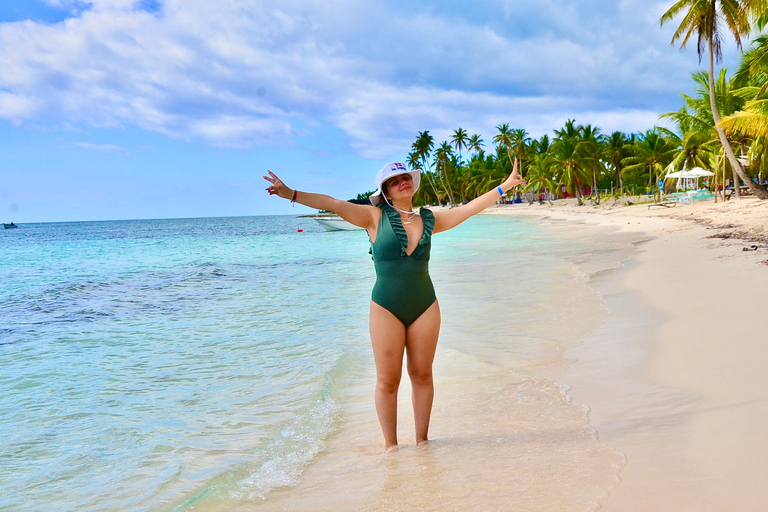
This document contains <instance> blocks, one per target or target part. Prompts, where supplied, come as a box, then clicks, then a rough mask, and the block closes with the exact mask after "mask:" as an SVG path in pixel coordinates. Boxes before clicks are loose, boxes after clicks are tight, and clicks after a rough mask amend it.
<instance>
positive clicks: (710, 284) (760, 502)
mask: <svg viewBox="0 0 768 512" xmlns="http://www.w3.org/2000/svg"><path fill="white" fill-rule="evenodd" d="M492 213H501V214H510V215H537V216H545V217H547V218H551V219H561V220H565V221H568V222H574V223H579V224H581V225H583V226H584V227H583V228H582V229H588V230H592V229H606V228H609V229H613V230H621V231H625V232H627V231H630V232H638V233H641V234H646V235H648V236H650V237H651V238H652V239H651V240H650V241H647V242H644V243H642V244H640V245H639V249H640V252H639V254H638V255H637V256H636V257H635V258H633V259H631V260H630V261H629V262H628V263H627V265H626V266H625V268H623V269H620V270H618V271H613V272H610V273H608V274H607V275H605V276H596V277H595V278H594V279H593V281H594V282H593V286H595V287H596V288H597V289H598V290H599V291H600V292H601V293H602V294H603V296H604V297H605V298H606V301H607V303H608V305H609V308H610V309H611V311H612V315H613V316H612V318H611V319H610V320H609V321H607V322H606V324H605V325H603V326H602V327H601V328H598V329H596V330H595V332H593V333H592V335H590V336H589V337H587V338H586V339H585V340H584V344H583V345H582V346H581V347H579V348H577V349H575V350H572V351H570V352H567V353H566V354H565V355H566V357H568V358H572V359H576V360H577V361H576V362H575V363H574V364H572V365H571V366H570V368H569V370H568V373H567V374H566V376H565V377H564V378H563V381H564V382H566V383H567V384H568V385H570V386H571V390H570V394H571V396H572V397H573V399H574V400H575V401H577V402H580V403H584V404H588V406H589V407H590V413H589V421H590V425H591V426H592V427H594V428H595V429H596V430H597V432H598V436H599V438H600V440H601V441H603V442H605V443H607V444H608V445H609V446H611V447H612V448H614V449H616V450H619V451H620V452H622V453H624V454H625V455H626V457H627V463H626V466H625V467H624V469H623V470H622V471H621V473H620V478H621V483H620V484H619V485H618V486H616V487H615V488H614V489H613V490H612V492H611V493H610V496H609V497H608V498H607V499H606V500H605V501H604V503H603V504H602V508H601V510H607V511H622V512H623V511H634V510H637V511H647V510H654V511H667V510H668V511H685V510H691V511H694V510H695V511H710V510H711V511H730V510H739V511H762V510H768V488H767V487H766V486H765V482H766V481H768V436H766V434H765V430H766V427H768V372H766V368H767V367H768V344H767V342H768V308H767V307H766V298H768V243H767V242H768V237H766V234H765V232H764V231H763V232H761V230H762V229H767V228H768V202H760V201H758V200H755V199H752V198H747V199H742V200H732V201H729V202H727V203H719V204H714V203H713V202H712V201H711V200H710V201H707V202H705V203H700V204H694V205H678V206H677V207H675V208H669V209H664V208H658V207H653V208H650V209H649V208H648V207H647V205H634V206H630V207H616V208H608V207H605V206H602V207H594V206H581V207H577V206H575V205H573V203H572V202H568V201H557V202H555V203H554V204H553V205H549V204H544V205H538V204H535V205H532V206H528V205H515V206H503V207H498V208H496V209H494V211H493V212H492ZM713 237H714V238H713ZM753 246H757V247H758V248H757V250H750V251H744V250H743V249H744V248H748V249H752V248H753ZM621 286H625V287H628V288H629V289H630V290H631V291H632V292H634V294H633V295H634V297H632V296H630V297H629V298H628V297H627V296H626V295H624V296H622V297H621V298H620V299H618V300H617V299H615V298H614V299H612V290H615V289H616V287H621ZM639 310H643V311H647V318H648V320H647V326H648V327H649V328H650V329H651V331H652V332H653V336H652V337H651V338H649V339H646V338H645V337H644V336H637V335H636V333H635V332H632V331H631V330H628V329H627V327H626V325H625V324H623V323H622V315H625V314H627V315H631V314H632V313H633V312H637V311H639ZM611 339H612V340H614V342H613V343H610V342H608V340H611ZM617 339H618V340H623V341H624V342H623V343H621V344H617V343H615V340H617Z"/></svg>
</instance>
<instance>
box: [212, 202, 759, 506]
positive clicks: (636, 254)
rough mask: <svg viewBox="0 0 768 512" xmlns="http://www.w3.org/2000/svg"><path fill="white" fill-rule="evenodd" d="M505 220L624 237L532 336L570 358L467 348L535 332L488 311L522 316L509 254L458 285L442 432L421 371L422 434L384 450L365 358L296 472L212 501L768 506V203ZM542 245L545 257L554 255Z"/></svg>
mask: <svg viewBox="0 0 768 512" xmlns="http://www.w3.org/2000/svg"><path fill="white" fill-rule="evenodd" d="M487 213H488V214H490V215H523V216H534V217H536V218H538V219H539V220H538V222H540V223H541V224H542V228H544V226H545V225H546V226H548V227H547V228H544V229H547V230H550V231H552V232H555V233H558V232H559V233H562V236H563V237H564V238H565V239H567V240H573V238H570V237H572V236H573V234H574V233H575V234H576V235H578V236H579V237H581V238H583V239H584V240H587V241H594V242H595V244H596V245H599V244H602V243H605V242H606V241H611V242H613V241H615V245H613V246H610V247H609V245H606V246H605V247H606V248H607V249H606V252H605V253H604V255H605V258H604V260H603V259H602V258H601V253H600V252H599V251H597V252H593V253H583V254H587V255H589V258H588V259H586V260H579V259H578V258H576V260H575V262H576V264H577V265H578V267H579V268H578V269H577V272H576V275H582V276H583V281H579V279H575V280H570V281H569V280H566V281H564V283H566V285H565V286H566V287H565V288H563V289H557V290H549V292H550V293H549V295H547V296H546V297H545V298H544V299H545V300H544V302H541V303H535V304H533V305H534V306H535V307H536V308H539V309H542V310H543V311H545V313H546V314H547V315H550V317H551V318H553V319H555V318H556V319H557V321H552V322H546V325H542V327H543V330H541V331H526V333H530V332H541V333H546V335H547V336H548V338H547V339H548V341H547V343H549V345H548V346H549V347H550V349H549V350H550V351H551V354H547V353H546V352H542V353H541V354H540V356H539V358H538V359H536V360H531V361H526V362H523V363H521V362H519V361H514V357H508V358H507V359H509V360H499V361H492V360H488V359H487V358H483V357H475V356H472V355H471V351H469V352H465V351H464V350H454V349H453V348H452V347H462V343H465V342H469V343H481V344H482V343H496V342H499V341H500V342H501V343H502V344H506V345H507V346H510V347H512V345H514V343H518V342H520V341H521V340H516V339H514V338H503V333H502V330H501V329H499V326H498V325H497V324H495V323H494V322H489V321H488V319H489V318H491V319H498V318H503V316H504V314H505V309H509V306H508V301H509V300H510V299H511V295H504V294H505V293H507V291H506V285H505V284H504V280H498V279H494V278H492V277H491V276H499V275H503V274H504V272H505V268H506V266H507V265H508V262H507V261H504V256H496V257H491V258H489V260H488V261H486V262H484V263H482V265H479V266H472V267H471V268H467V269H463V270H460V271H459V272H458V273H455V274H453V273H452V274H451V276H450V281H452V282H455V283H459V284H457V285H456V286H459V288H451V286H452V285H450V284H449V282H448V281H444V282H443V283H442V284H443V287H444V288H443V291H444V292H445V293H444V296H445V297H446V300H445V302H443V303H441V307H443V306H444V318H445V322H446V328H445V330H444V333H443V334H441V345H439V347H438V354H437V359H436V388H437V389H438V390H439V392H438V393H437V395H436V400H435V408H434V413H433V426H432V429H431V432H430V434H431V437H432V439H433V441H432V442H431V443H430V445H428V446H426V447H420V448H415V447H413V446H412V443H409V437H410V434H411V432H410V430H411V426H410V425H411V423H412V416H411V415H410V411H409V387H408V382H407V379H404V380H403V384H402V387H401V390H400V412H401V413H402V415H401V417H400V421H399V424H400V434H401V437H402V439H403V441H404V446H403V447H402V448H401V449H400V451H398V452H396V453H394V454H388V455H385V456H382V455H378V454H377V451H378V449H379V446H380V438H379V436H380V434H379V430H378V425H377V423H376V419H375V415H374V411H373V404H372V403H371V400H369V399H368V398H365V399H362V400H361V399H360V397H368V396H369V387H370V382H371V377H372V374H371V368H363V367H361V368H358V369H356V370H355V371H354V374H353V376H352V378H351V380H347V381H346V383H345V384H344V386H341V387H339V388H334V389H332V391H333V393H334V394H335V396H337V398H338V400H339V402H340V403H342V404H345V405H344V413H343V414H344V418H345V420H344V422H343V425H342V427H341V429H340V430H339V431H338V432H336V433H335V434H334V435H333V436H331V437H330V438H329V439H327V440H326V442H325V450H324V451H322V452H321V453H319V454H318V456H317V457H316V458H315V459H314V460H313V461H312V463H311V464H309V465H308V466H307V467H306V468H305V470H304V471H303V473H302V474H301V476H300V477H299V478H298V482H297V483H296V485H291V486H285V487H281V488H276V489H273V490H272V491H270V492H269V493H268V495H266V496H264V497H258V496H256V497H251V498H247V499H243V498H242V497H240V496H237V495H234V496H232V495H231V496H230V498H231V499H228V500H223V501H218V502H216V503H215V504H213V505H212V506H210V507H207V506H206V507H201V509H204V510H211V511H213V510H215V511H218V510H242V511H250V510H264V511H270V510H274V511H288V510H313V511H331V510H333V511H338V510H345V511H347V510H348V511H359V510H371V511H374V510H375V511H379V510H381V511H384V510H387V511H388V510H403V511H405V510H408V511H411V510H423V511H443V510H484V511H485V510H488V511H496V510H499V511H501V510H504V511H507V510H513V511H518V510H519V511H523V510H526V511H528V510H530V511H547V512H548V511H554V510H557V511H570V510H573V511H587V510H606V511H618V512H625V511H670V512H671V511H675V512H678V511H697V512H700V511H734V510H738V511H755V512H757V511H763V510H768V491H766V488H765V485H764V482H765V481H768V436H766V435H765V428H766V426H768V372H766V371H765V368H766V367H768V347H767V346H766V341H768V334H766V333H768V315H767V314H766V307H765V299H766V296H768V294H767V293H766V290H768V286H767V285H768V239H766V234H765V233H764V232H759V231H760V229H754V228H756V227H757V228H759V227H760V226H764V227H768V202H766V203H761V202H758V201H756V200H754V199H744V200H740V201H736V200H733V201H730V202H728V203H725V204H718V205H715V204H713V203H712V202H711V201H710V202H708V203H700V204H694V205H688V206H684V205H679V206H677V207H676V208H674V209H661V208H659V209H649V208H648V207H647V205H635V206H631V207H614V208H609V207H606V206H602V207H593V206H582V207H576V206H574V205H573V203H572V202H571V201H558V202H556V203H555V204H554V205H548V204H544V205H532V206H528V205H525V204H522V205H507V206H499V207H494V208H491V209H490V210H489V211H488V212H487ZM713 235H714V236H715V237H714V238H712V236H713ZM755 245H756V246H758V249H757V250H750V251H743V250H742V249H743V248H744V247H747V248H750V249H751V248H752V246H755ZM622 247H624V249H622ZM532 255H533V257H532ZM541 257H542V255H541V254H535V253H531V254H527V255H526V259H525V261H530V262H531V264H532V265H535V264H537V263H538V264H539V265H541V264H542V262H541V259H540V258H541ZM618 261H621V262H622V263H621V264H618V266H617V262H618ZM452 272H454V271H452ZM438 276H439V274H438ZM477 276H486V277H484V278H482V279H481V281H482V282H481V283H480V286H481V287H482V290H481V291H480V295H478V296H482V295H486V296H488V297H491V298H493V300H492V301H488V302H484V303H483V304H482V309H481V310H478V311H476V314H474V315H473V314H472V313H471V312H472V311H473V309H472V305H473V304H472V300H474V299H472V298H471V297H468V296H467V295H468V294H467V293H465V292H467V291H468V290H470V289H471V288H470V287H466V288H461V286H463V285H461V283H475V281H477V279H478V278H477ZM438 279H439V277H438ZM473 286H475V287H477V286H478V285H477V284H476V283H475V284H474V285H473ZM509 293H515V292H514V291H513V292H509ZM459 301H460V302H459ZM452 302H453V305H452ZM451 308H453V309H451ZM541 318H546V317H541ZM450 322H453V323H454V324H453V325H448V324H449V323H450ZM540 322H541V319H539V320H538V321H537V323H540ZM459 331H463V332H466V333H472V336H469V337H465V338H462V334H461V332H459ZM553 340H554V341H557V340H561V342H557V343H555V344H552V343H551V342H552V341H553ZM512 348H514V347H512ZM502 353H503V352H502ZM509 354H513V353H512V352H510V353H509ZM267 469H268V468H267ZM277 476H279V475H277ZM246 478H247V477H246ZM262 498H265V499H262Z"/></svg>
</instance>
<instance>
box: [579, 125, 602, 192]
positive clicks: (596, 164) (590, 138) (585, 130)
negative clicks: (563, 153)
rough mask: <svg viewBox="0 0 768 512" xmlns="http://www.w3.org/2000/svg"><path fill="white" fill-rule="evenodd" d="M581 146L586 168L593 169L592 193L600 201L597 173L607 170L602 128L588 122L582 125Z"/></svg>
mask: <svg viewBox="0 0 768 512" xmlns="http://www.w3.org/2000/svg"><path fill="white" fill-rule="evenodd" d="M580 132H581V134H580V135H581V146H582V154H583V155H584V168H585V170H589V171H592V195H593V196H594V197H595V199H596V200H597V201H600V190H599V189H598V187H597V175H598V173H601V172H603V171H605V166H604V165H603V162H602V145H603V140H604V137H603V136H602V135H601V134H600V128H598V127H596V126H592V125H591V124H587V125H584V126H582V127H581V130H580Z"/></svg>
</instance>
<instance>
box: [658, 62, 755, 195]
mask: <svg viewBox="0 0 768 512" xmlns="http://www.w3.org/2000/svg"><path fill="white" fill-rule="evenodd" d="M691 76H692V77H693V79H694V81H695V82H696V83H697V84H698V86H697V87H696V89H695V91H694V92H695V95H694V96H688V95H686V94H683V95H682V96H683V99H684V100H685V105H684V106H683V107H682V108H681V109H680V110H679V111H677V112H669V113H666V114H662V115H661V117H662V118H666V119H670V120H671V121H672V122H673V123H674V124H675V125H676V126H677V128H678V131H679V132H680V133H681V134H682V136H681V137H680V142H681V143H682V142H683V141H687V143H690V142H691V141H693V140H696V141H697V142H696V144H705V143H707V142H708V140H709V141H712V143H717V142H718V141H719V140H720V138H719V136H718V132H717V130H716V127H715V124H714V116H713V114H712V105H711V102H710V98H711V97H712V94H710V83H711V82H710V80H709V76H708V75H707V73H706V72H704V71H697V72H695V73H693V74H692V75H691ZM732 82H733V81H732V80H728V78H727V69H721V70H720V73H719V74H718V77H717V80H715V81H714V82H713V83H714V84H715V90H714V98H715V106H716V109H717V111H718V112H719V113H720V114H722V115H724V116H730V115H731V114H733V113H735V112H736V111H738V110H739V109H740V108H741V107H742V105H743V104H744V101H743V99H742V98H740V97H739V95H737V94H736V93H735V91H734V88H733V85H732ZM693 133H696V134H697V135H695V136H694V135H693ZM670 135H671V134H670V133H667V136H670ZM675 136H677V135H676V134H675ZM728 141H729V144H734V143H737V142H738V140H737V138H736V136H735V135H732V136H731V137H729V138H728ZM708 146H712V144H708ZM732 172H733V182H734V183H738V180H739V176H738V175H737V174H736V170H735V169H733V168H732ZM735 192H736V195H737V196H738V195H739V188H738V187H736V189H735Z"/></svg>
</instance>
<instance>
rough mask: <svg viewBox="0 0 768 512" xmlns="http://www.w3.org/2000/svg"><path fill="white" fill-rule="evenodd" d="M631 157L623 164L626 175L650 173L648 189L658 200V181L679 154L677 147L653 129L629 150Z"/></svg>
mask: <svg viewBox="0 0 768 512" xmlns="http://www.w3.org/2000/svg"><path fill="white" fill-rule="evenodd" d="M629 150H630V152H631V156H628V157H627V158H625V159H624V160H622V163H623V164H624V166H625V167H624V173H625V174H628V173H633V172H640V173H643V174H644V173H645V172H646V171H647V172H648V188H649V189H651V190H652V191H653V194H654V199H656V180H655V179H654V178H656V179H658V177H660V176H661V175H662V173H663V172H664V169H666V168H667V166H668V165H669V164H670V163H671V162H672V159H673V158H674V157H675V153H676V152H677V146H676V145H675V144H673V143H670V142H669V141H668V140H667V139H666V138H664V137H663V136H662V135H661V133H660V131H659V130H657V129H652V130H648V131H646V132H645V133H644V134H643V135H642V136H640V137H639V138H638V139H637V140H636V141H635V143H634V144H632V146H631V147H630V148H629Z"/></svg>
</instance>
